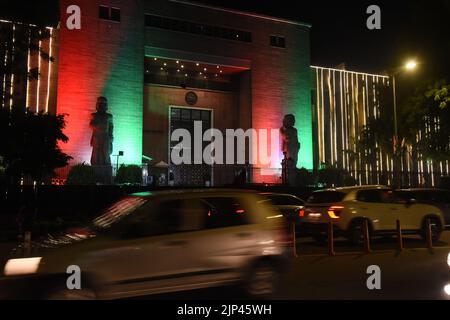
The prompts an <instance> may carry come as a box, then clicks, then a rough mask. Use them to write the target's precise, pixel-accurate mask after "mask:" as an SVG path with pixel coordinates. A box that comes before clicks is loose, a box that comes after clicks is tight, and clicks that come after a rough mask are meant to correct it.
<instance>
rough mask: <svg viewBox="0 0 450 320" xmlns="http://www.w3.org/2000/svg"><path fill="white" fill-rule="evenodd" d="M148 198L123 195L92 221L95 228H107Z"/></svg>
mask: <svg viewBox="0 0 450 320" xmlns="http://www.w3.org/2000/svg"><path fill="white" fill-rule="evenodd" d="M147 202H148V200H147V199H145V198H140V197H125V198H123V199H121V200H119V201H117V202H116V203H114V204H112V205H111V206H109V207H108V208H106V209H105V210H104V211H103V212H102V214H101V215H100V216H99V217H97V218H95V219H94V220H93V221H92V224H93V225H94V227H96V228H100V229H107V228H109V227H111V226H112V225H114V224H116V223H117V222H119V221H121V220H122V219H124V218H125V217H127V216H128V215H130V214H134V211H135V210H136V209H138V208H139V207H141V206H143V205H144V204H145V203H147Z"/></svg>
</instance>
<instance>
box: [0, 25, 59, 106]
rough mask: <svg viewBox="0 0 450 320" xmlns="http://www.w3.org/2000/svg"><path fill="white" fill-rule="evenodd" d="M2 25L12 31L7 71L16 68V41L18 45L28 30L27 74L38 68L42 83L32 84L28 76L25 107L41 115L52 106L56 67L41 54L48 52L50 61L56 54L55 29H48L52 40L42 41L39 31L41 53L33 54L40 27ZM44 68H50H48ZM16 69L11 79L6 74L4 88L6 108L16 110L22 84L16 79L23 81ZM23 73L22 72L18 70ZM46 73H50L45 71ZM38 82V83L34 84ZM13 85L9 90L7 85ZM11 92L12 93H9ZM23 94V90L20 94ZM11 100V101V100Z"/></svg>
mask: <svg viewBox="0 0 450 320" xmlns="http://www.w3.org/2000/svg"><path fill="white" fill-rule="evenodd" d="M0 23H1V24H6V25H9V26H10V28H11V34H12V39H11V45H10V46H9V48H5V55H4V58H3V63H4V67H5V70H6V68H7V65H8V63H11V65H13V66H14V59H15V50H16V45H17V43H16V41H17V33H18V32H17V30H18V29H19V28H22V29H23V28H25V29H26V34H27V39H26V40H25V41H27V42H28V49H27V59H26V61H27V65H26V73H27V74H28V73H29V72H30V71H31V70H32V69H33V68H35V67H37V70H38V79H37V81H31V80H30V78H29V76H28V75H26V89H25V105H26V107H28V108H30V109H31V110H33V111H36V112H39V111H44V112H48V111H49V106H50V95H51V87H52V63H51V62H48V61H44V60H43V58H42V56H41V52H44V51H45V52H47V53H48V55H49V56H50V57H52V53H53V52H52V51H53V36H54V30H53V28H51V27H46V29H47V30H48V32H49V34H50V36H49V39H48V40H46V39H45V40H42V39H41V35H42V30H39V41H38V47H39V50H38V52H35V53H33V52H32V51H31V46H32V41H33V39H32V37H31V34H32V30H33V29H34V30H36V29H37V28H38V27H37V26H36V25H33V24H25V23H21V22H15V21H8V20H1V19H0ZM44 65H45V66H46V68H44ZM15 69H16V68H12V72H11V74H10V75H8V74H7V72H5V73H4V74H3V79H2V82H3V85H2V107H8V108H10V109H12V108H13V107H14V97H15V94H16V91H17V90H18V83H17V81H16V79H19V78H20V77H18V76H17V74H16V72H19V71H17V70H15ZM18 69H20V68H18ZM44 69H46V70H44ZM34 82H35V83H34ZM8 83H9V88H8V87H7V84H8ZM8 90H9V91H8ZM19 92H20V90H19ZM8 96H9V99H7V97H8Z"/></svg>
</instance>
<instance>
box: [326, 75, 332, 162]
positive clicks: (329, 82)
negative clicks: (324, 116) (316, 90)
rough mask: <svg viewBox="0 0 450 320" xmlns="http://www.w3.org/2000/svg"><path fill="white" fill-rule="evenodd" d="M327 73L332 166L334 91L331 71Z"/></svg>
mask: <svg viewBox="0 0 450 320" xmlns="http://www.w3.org/2000/svg"><path fill="white" fill-rule="evenodd" d="M326 73H327V78H326V79H327V87H328V100H329V103H330V104H329V108H328V124H329V126H330V127H329V131H330V132H329V138H330V141H329V147H330V162H331V163H330V164H331V165H332V164H333V100H332V95H333V89H332V88H331V71H330V70H326Z"/></svg>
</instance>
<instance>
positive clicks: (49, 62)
mask: <svg viewBox="0 0 450 320" xmlns="http://www.w3.org/2000/svg"><path fill="white" fill-rule="evenodd" d="M49 30H50V40H49V45H48V51H49V53H48V54H49V57H50V58H51V56H52V42H53V28H49ZM47 72H48V77H47V102H46V105H45V112H46V113H48V106H49V102H50V80H51V78H50V77H51V73H52V62H51V61H50V60H49V61H48V68H47Z"/></svg>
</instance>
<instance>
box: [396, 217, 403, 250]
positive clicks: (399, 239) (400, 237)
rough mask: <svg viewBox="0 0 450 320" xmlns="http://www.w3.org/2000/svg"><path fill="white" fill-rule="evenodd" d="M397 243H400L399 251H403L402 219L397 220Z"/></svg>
mask: <svg viewBox="0 0 450 320" xmlns="http://www.w3.org/2000/svg"><path fill="white" fill-rule="evenodd" d="M397 243H398V251H403V235H402V227H401V225H400V220H397Z"/></svg>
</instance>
